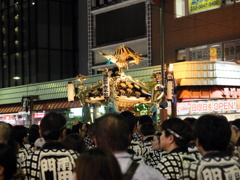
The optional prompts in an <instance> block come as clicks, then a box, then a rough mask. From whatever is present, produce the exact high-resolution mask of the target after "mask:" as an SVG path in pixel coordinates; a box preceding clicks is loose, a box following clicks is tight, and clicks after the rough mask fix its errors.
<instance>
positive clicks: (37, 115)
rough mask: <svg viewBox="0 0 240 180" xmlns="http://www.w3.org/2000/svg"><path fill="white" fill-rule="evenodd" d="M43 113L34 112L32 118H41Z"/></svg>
mask: <svg viewBox="0 0 240 180" xmlns="http://www.w3.org/2000/svg"><path fill="white" fill-rule="evenodd" d="M43 117H44V113H34V118H43Z"/></svg>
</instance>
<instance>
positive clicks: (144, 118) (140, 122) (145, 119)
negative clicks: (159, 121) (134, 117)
mask: <svg viewBox="0 0 240 180" xmlns="http://www.w3.org/2000/svg"><path fill="white" fill-rule="evenodd" d="M145 123H153V120H152V118H151V117H150V116H149V115H143V116H140V117H139V119H138V121H137V130H138V132H139V133H140V129H141V126H142V125H143V124H145Z"/></svg>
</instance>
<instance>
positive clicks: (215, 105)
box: [177, 99, 240, 115]
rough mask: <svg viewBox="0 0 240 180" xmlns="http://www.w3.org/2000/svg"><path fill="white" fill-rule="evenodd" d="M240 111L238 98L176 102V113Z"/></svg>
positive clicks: (193, 113)
mask: <svg viewBox="0 0 240 180" xmlns="http://www.w3.org/2000/svg"><path fill="white" fill-rule="evenodd" d="M236 112H240V100H239V99H224V100H209V101H191V102H180V103H177V115H195V114H208V113H215V114H217V113H236Z"/></svg>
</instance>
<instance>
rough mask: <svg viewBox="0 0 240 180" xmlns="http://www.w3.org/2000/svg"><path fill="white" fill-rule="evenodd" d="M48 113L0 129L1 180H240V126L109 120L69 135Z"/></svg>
mask: <svg viewBox="0 0 240 180" xmlns="http://www.w3.org/2000/svg"><path fill="white" fill-rule="evenodd" d="M66 123H67V120H66V118H65V116H64V115H62V114H61V113H56V112H50V113H48V114H46V115H45V116H44V118H43V119H42V120H41V123H40V125H39V126H38V125H31V126H30V127H29V128H26V127H24V126H22V125H16V126H12V125H10V124H7V123H4V122H0V180H12V179H13V180H22V179H26V180H68V179H70V180H93V179H97V180H166V179H169V180H177V179H182V180H195V179H196V180H211V179H218V180H228V179H240V158H239V155H240V119H236V120H234V121H228V119H227V118H226V117H224V116H220V115H213V114H206V115H202V116H200V117H199V118H198V119H195V118H192V117H188V118H186V119H180V118H169V119H166V120H165V121H163V122H162V123H161V124H156V122H155V121H153V120H152V118H151V117H150V116H148V115H144V116H135V115H134V114H133V113H132V112H129V111H125V112H122V113H107V114H105V115H103V116H101V117H99V118H97V119H95V120H94V123H91V124H88V123H81V122H78V121H76V122H75V123H74V125H73V126H72V128H71V129H67V128H66Z"/></svg>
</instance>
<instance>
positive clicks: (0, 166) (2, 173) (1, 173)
mask: <svg viewBox="0 0 240 180" xmlns="http://www.w3.org/2000/svg"><path fill="white" fill-rule="evenodd" d="M3 175H4V167H3V166H2V165H0V176H3Z"/></svg>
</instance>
